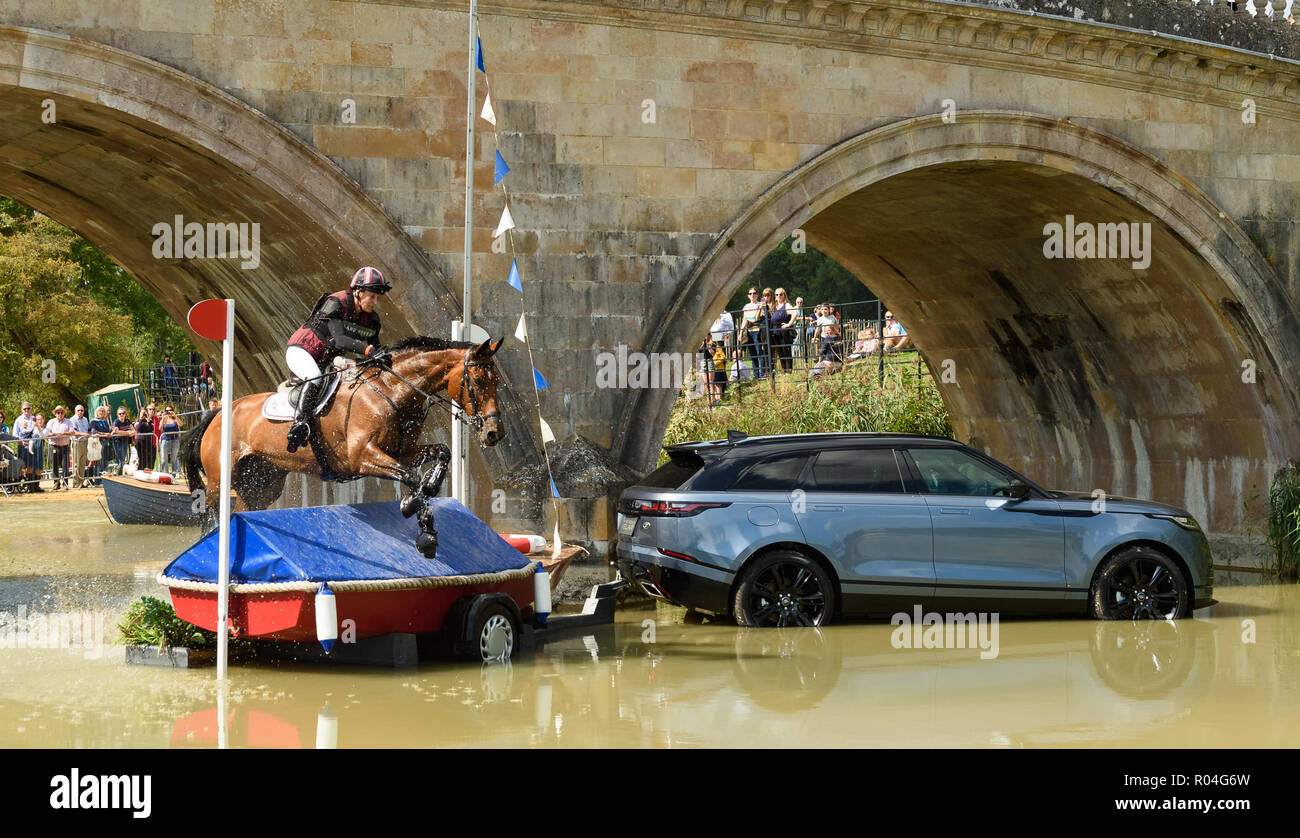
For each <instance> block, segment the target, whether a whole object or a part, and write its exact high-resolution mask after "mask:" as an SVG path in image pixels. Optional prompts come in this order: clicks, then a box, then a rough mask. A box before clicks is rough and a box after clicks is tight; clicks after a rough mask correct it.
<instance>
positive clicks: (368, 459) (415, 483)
mask: <svg viewBox="0 0 1300 838" xmlns="http://www.w3.org/2000/svg"><path fill="white" fill-rule="evenodd" d="M353 469H354V473H355V474H362V475H367V476H373V477H383V478H385V479H387V480H396V481H397V482H399V483H401V484H402V485H403V486H405V487H406V488H407V489H409V490H410V493H409V494H406V495H404V496H403V497H402V507H401V508H402V515H403V516H404V517H406V518H410V517H411V516H412V515H414V514H415V513H416V511H417V510H418V509H419V508H420V505H421V504H423V503H424V496H423V493H422V491H421V484H422V483H423V482H424V479H423V475H421V474H420V471H419V469H416V468H412V467H410V466H406V465H402V463H401V462H400V461H398V460H397V459H395V458H394V457H392V456H390V455H389V454H387V453H386V452H385V451H384V450H383V449H382V448H380V447H379V446H378V445H377V444H376V443H374V442H373V441H372V442H368V443H366V446H365V448H364V449H362V452H361V457H360V462H355V463H354V466H353Z"/></svg>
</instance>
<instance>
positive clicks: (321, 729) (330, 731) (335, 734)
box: [316, 701, 339, 750]
mask: <svg viewBox="0 0 1300 838" xmlns="http://www.w3.org/2000/svg"><path fill="white" fill-rule="evenodd" d="M338 746H339V717H338V716H336V715H334V710H333V708H331V707H330V703H329V702H328V701H327V702H325V706H324V707H322V708H321V711H320V713H318V714H317V715H316V749H317V750H333V749H334V748H337V747H338Z"/></svg>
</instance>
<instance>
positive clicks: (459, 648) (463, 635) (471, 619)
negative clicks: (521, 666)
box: [447, 594, 522, 663]
mask: <svg viewBox="0 0 1300 838" xmlns="http://www.w3.org/2000/svg"><path fill="white" fill-rule="evenodd" d="M456 605H457V606H459V607H455V608H453V611H452V614H451V615H450V616H454V617H455V618H456V619H455V620H454V621H450V624H449V625H448V626H447V630H449V631H450V632H452V637H453V640H452V644H451V653H452V656H453V657H454V658H456V659H457V660H463V661H480V662H483V663H487V662H492V661H507V660H509V659H510V658H512V657H513V656H514V654H515V651H516V650H518V648H519V631H520V629H519V627H520V625H521V624H522V620H521V619H520V615H519V610H518V606H516V605H515V603H514V600H512V599H510V597H508V596H506V595H505V594H479V595H477V596H473V597H466V598H465V599H463V600H461V601H460V602H458V603H457V604H456Z"/></svg>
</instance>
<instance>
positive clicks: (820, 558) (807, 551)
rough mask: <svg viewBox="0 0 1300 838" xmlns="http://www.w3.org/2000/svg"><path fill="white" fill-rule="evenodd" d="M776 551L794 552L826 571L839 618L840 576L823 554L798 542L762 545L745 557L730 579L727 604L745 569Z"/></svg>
mask: <svg viewBox="0 0 1300 838" xmlns="http://www.w3.org/2000/svg"><path fill="white" fill-rule="evenodd" d="M777 550H794V551H795V552H797V553H802V554H803V555H805V556H807V557H808V558H809V559H812V560H813V561H815V562H816V563H817V564H819V565H821V567H822V569H823V570H825V571H826V574H827V575H828V576H830V578H831V584H833V585H834V586H835V616H836V617H839V616H840V614H841V609H842V608H843V600H844V597H843V595H842V590H841V586H840V575H839V574H838V573H836V572H835V566H834V565H833V564H831V560H830V559H828V558H827V557H826V556H825V554H823V553H822V552H821V551H820V550H818V549H817V548H815V547H810V546H809V545H807V544H804V543H803V542H800V541H774V542H772V543H771V544H764V545H763V546H762V547H759V548H758V549H756V550H755V551H754V552H752V553H750V554H749V555H748V556H746V557H745V559H744V561H742V562H741V563H740V564H739V565H737V566H736V575H735V577H733V578H732V580H731V588H730V590H729V591H728V592H727V602H731V601H732V600H733V599H735V596H736V586H737V585H739V584H740V580H741V577H743V576H744V574H745V569H746V568H747V567H749V566H750V565H751V564H753V563H754V562H755V561H757V560H758V559H761V558H762V557H763V556H766V555H767V554H769V553H774V552H776V551H777Z"/></svg>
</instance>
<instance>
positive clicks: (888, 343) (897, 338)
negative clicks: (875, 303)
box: [881, 311, 912, 352]
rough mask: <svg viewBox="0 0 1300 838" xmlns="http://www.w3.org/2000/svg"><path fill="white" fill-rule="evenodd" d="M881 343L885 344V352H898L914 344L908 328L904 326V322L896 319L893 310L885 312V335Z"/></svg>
mask: <svg viewBox="0 0 1300 838" xmlns="http://www.w3.org/2000/svg"><path fill="white" fill-rule="evenodd" d="M881 343H882V344H883V345H884V351H885V352H897V351H898V350H900V349H906V348H907V347H909V346H911V345H912V339H911V338H910V337H909V336H908V334H907V330H906V329H904V328H903V324H902V323H899V322H898V321H897V320H895V319H894V313H893V312H892V311H887V312H885V337H884V340H883V341H881Z"/></svg>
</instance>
